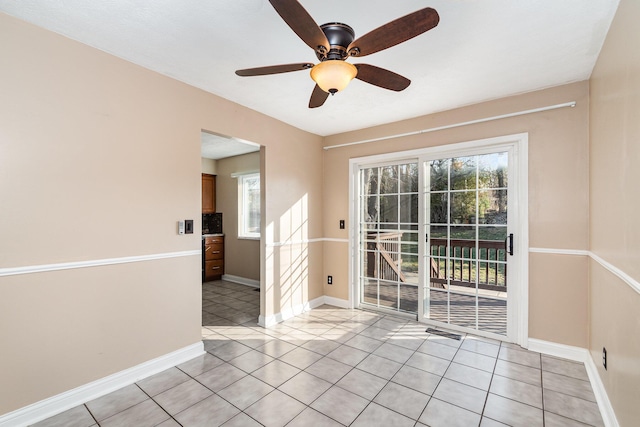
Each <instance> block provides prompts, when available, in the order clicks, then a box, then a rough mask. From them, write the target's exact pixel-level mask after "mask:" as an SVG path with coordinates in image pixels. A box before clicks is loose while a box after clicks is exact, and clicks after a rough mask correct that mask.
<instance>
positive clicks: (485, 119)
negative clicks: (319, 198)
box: [323, 101, 576, 150]
mask: <svg viewBox="0 0 640 427" xmlns="http://www.w3.org/2000/svg"><path fill="white" fill-rule="evenodd" d="M575 106H576V101H571V102H565V103H564V104H556V105H549V106H548V107H540V108H534V109H532V110H524V111H517V112H515V113H508V114H502V115H500V116H493V117H485V118H483V119H476V120H471V121H468V122H461V123H454V124H452V125H445V126H438V127H435V128H429V129H422V130H416V131H413V132H407V133H400V134H397V135H390V136H382V137H380V138H372V139H363V140H362V141H354V142H347V143H344V144H336V145H328V146H326V147H323V149H324V150H330V149H332V148H340V147H348V146H349V145H358V144H366V143H368V142H376V141H384V140H387V139H395V138H402V137H404V136H412V135H420V134H421V133H428V132H436V131H439V130H444V129H451V128H457V127H460V126H467V125H473V124H476V123H484V122H490V121H493V120H500V119H506V118H509V117H516V116H523V115H525V114H532V113H539V112H541V111H549V110H556V109H558V108H566V107H571V108H573V107H575Z"/></svg>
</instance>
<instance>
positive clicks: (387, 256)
mask: <svg viewBox="0 0 640 427" xmlns="http://www.w3.org/2000/svg"><path fill="white" fill-rule="evenodd" d="M431 151H432V152H431ZM431 151H429V150H426V151H425V152H424V153H421V152H417V153H416V157H414V158H411V157H409V158H404V159H402V160H397V161H388V162H380V156H378V157H377V158H376V160H378V162H377V163H372V164H367V163H366V162H362V163H360V164H358V167H357V169H354V174H355V175H354V176H356V177H357V194H358V195H357V198H356V199H354V203H355V206H356V208H357V210H356V211H355V212H357V218H356V219H357V221H356V222H357V238H356V241H357V242H356V243H357V251H356V262H357V268H356V269H355V270H354V271H355V272H356V276H355V277H356V280H357V291H358V296H357V301H358V304H359V306H360V307H362V308H369V309H374V310H382V311H385V312H389V311H392V312H395V313H396V314H401V315H409V316H412V317H416V318H418V319H419V320H421V321H425V322H428V323H432V324H435V325H436V326H438V325H440V326H446V327H450V328H452V329H461V330H467V331H476V332H480V333H483V334H485V335H488V336H491V335H496V336H507V335H508V329H509V319H510V316H513V312H512V310H511V309H510V301H511V300H512V298H511V297H510V295H511V290H512V289H511V286H512V285H511V282H512V281H513V280H514V278H515V277H517V273H516V272H515V271H516V269H517V266H518V263H516V264H515V265H514V264H512V263H513V257H512V254H513V251H514V230H515V229H516V227H517V225H518V224H517V217H518V215H517V214H514V213H515V210H514V209H513V206H514V203H515V202H514V200H513V198H512V195H513V194H514V192H515V189H514V188H515V187H514V185H515V183H517V181H518V179H514V177H515V176H516V175H515V172H514V169H515V165H514V164H513V163H514V162H513V160H512V157H513V156H514V151H515V148H514V144H512V145H508V144H505V145H504V146H498V147H488V148H487V147H484V148H475V147H471V148H468V147H467V148H465V149H463V150H448V151H445V150H442V152H438V150H431ZM516 237H517V236H516ZM520 295H522V293H521V294H520ZM510 312H511V313H512V314H511V315H510V314H509V313H510ZM518 327H519V326H518Z"/></svg>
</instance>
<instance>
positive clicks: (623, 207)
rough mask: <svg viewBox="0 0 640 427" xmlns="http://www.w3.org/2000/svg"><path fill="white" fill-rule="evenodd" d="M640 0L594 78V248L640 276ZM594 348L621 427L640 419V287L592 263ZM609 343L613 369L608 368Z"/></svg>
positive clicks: (624, 5)
mask: <svg viewBox="0 0 640 427" xmlns="http://www.w3.org/2000/svg"><path fill="white" fill-rule="evenodd" d="M639 20H640V2H638V1H636V0H621V1H620V5H619V8H618V11H617V13H616V16H615V19H614V21H613V23H612V25H611V28H610V30H609V34H608V35H607V39H606V41H605V44H604V46H603V48H602V51H601V53H600V56H599V58H598V62H597V64H596V67H595V68H594V71H593V74H592V77H591V116H590V119H591V120H590V132H591V134H590V142H591V145H590V159H591V164H590V168H591V182H590V188H591V193H590V196H591V203H590V237H591V242H590V246H591V251H592V252H593V253H594V254H596V255H597V256H599V257H600V258H602V259H603V260H604V261H605V262H607V263H609V264H611V265H612V266H614V267H615V268H617V269H619V270H621V271H622V272H623V273H624V274H626V275H628V276H629V277H630V278H631V279H630V280H635V282H636V285H637V284H638V283H637V282H638V281H640V262H638V261H639V260H640V225H639V222H638V212H640V192H639V191H638V183H639V182H640V168H638V164H639V163H640V126H639V121H638V118H639V117H640V37H638V21H639ZM590 282H591V283H590V290H591V292H590V294H589V302H590V305H589V308H590V343H589V347H590V349H591V355H592V357H593V359H594V361H595V362H596V366H598V372H599V374H600V377H601V378H602V381H603V383H604V385H605V388H606V389H607V394H608V395H609V398H610V400H611V402H612V405H613V408H614V410H615V412H616V416H617V418H618V421H619V422H620V425H621V426H632V425H637V424H638V420H640V406H638V401H639V398H640V395H639V393H638V390H639V388H640V333H639V331H640V294H639V293H638V292H637V291H635V290H633V289H632V287H631V286H630V285H629V284H628V283H627V282H625V281H623V280H621V279H620V278H618V277H617V276H616V275H614V274H613V273H611V272H610V271H609V270H607V269H605V268H603V267H602V266H601V265H600V264H599V263H597V262H596V261H595V260H592V261H591V262H590ZM603 347H606V348H607V356H608V369H607V370H606V371H605V370H604V368H602V367H601V366H602V365H601V363H600V360H601V355H602V348H603Z"/></svg>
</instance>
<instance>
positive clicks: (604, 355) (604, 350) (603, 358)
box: [602, 347, 607, 371]
mask: <svg viewBox="0 0 640 427" xmlns="http://www.w3.org/2000/svg"><path fill="white" fill-rule="evenodd" d="M602 366H604V369H605V371H606V370H607V349H606V348H604V347H602Z"/></svg>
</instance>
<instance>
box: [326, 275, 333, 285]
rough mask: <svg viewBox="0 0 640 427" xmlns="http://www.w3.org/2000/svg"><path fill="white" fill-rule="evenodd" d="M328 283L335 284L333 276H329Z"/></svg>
mask: <svg viewBox="0 0 640 427" xmlns="http://www.w3.org/2000/svg"><path fill="white" fill-rule="evenodd" d="M327 284H329V285H333V276H327Z"/></svg>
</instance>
